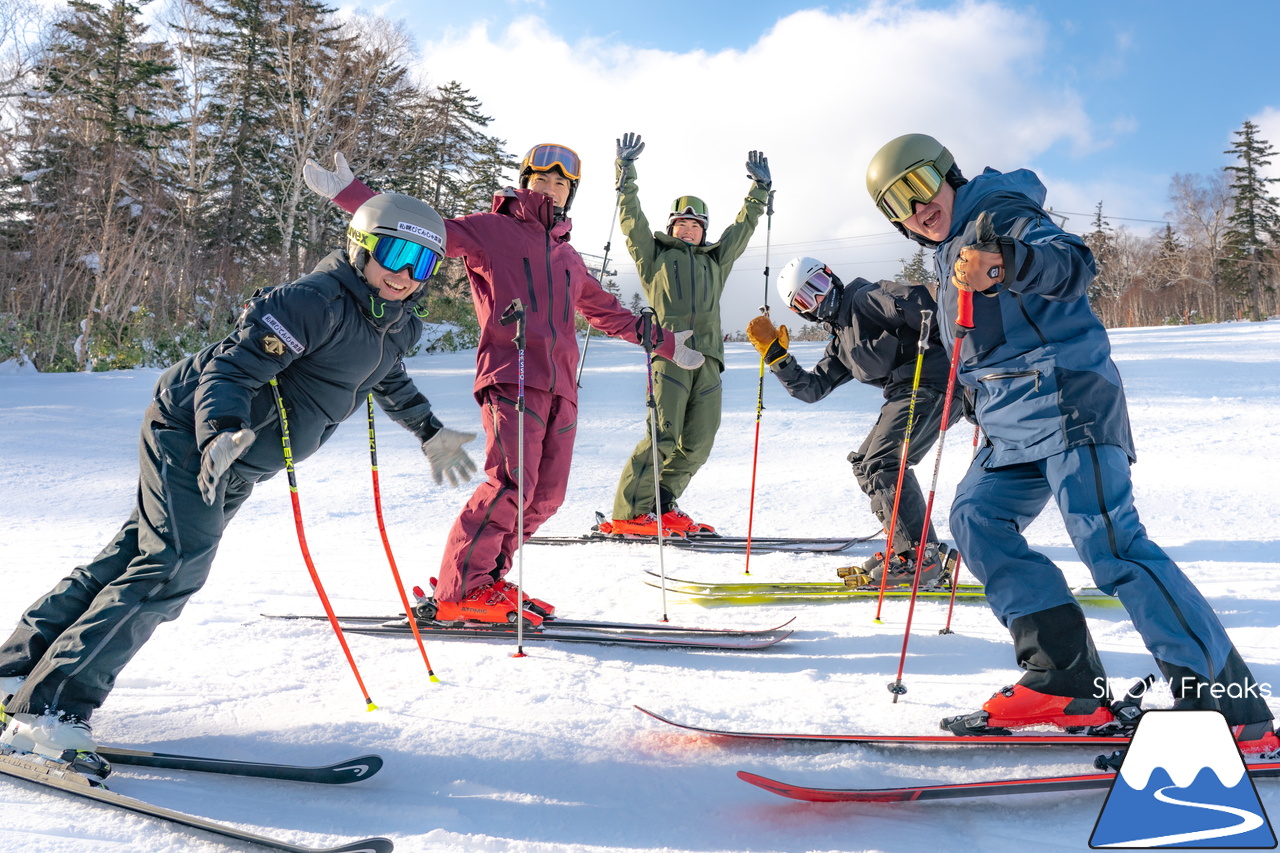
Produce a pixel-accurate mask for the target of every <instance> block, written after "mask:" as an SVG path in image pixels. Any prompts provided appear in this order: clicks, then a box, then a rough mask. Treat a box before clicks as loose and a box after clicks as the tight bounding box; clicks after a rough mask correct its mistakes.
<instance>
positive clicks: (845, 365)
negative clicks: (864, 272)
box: [747, 258, 960, 585]
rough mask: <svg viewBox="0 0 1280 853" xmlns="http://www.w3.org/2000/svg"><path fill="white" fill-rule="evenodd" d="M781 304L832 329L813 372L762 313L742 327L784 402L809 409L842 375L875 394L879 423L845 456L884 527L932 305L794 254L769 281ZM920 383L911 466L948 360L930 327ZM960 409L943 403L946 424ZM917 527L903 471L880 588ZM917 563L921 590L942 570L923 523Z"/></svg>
mask: <svg viewBox="0 0 1280 853" xmlns="http://www.w3.org/2000/svg"><path fill="white" fill-rule="evenodd" d="M778 292H779V293H780V294H781V296H782V299H783V301H785V302H786V303H787V305H788V306H789V307H790V308H791V310H793V311H795V312H796V313H797V314H799V315H800V316H801V317H804V318H805V319H807V320H810V321H813V322H819V323H822V324H824V325H825V326H826V327H827V329H828V330H829V331H830V332H831V342H830V343H829V344H827V350H826V353H825V354H824V355H823V357H822V360H821V361H819V362H818V363H817V364H816V365H815V366H814V368H813V370H811V371H810V370H805V369H804V368H802V367H801V366H800V364H799V362H797V361H796V359H795V357H794V356H792V355H791V354H790V353H788V352H787V347H788V346H789V343H790V341H789V335H788V332H787V327H786V326H778V327H776V328H775V327H774V325H773V322H772V321H771V320H770V319H769V317H768V316H767V315H764V314H762V315H760V316H759V317H755V318H753V319H752V320H751V322H750V323H749V324H748V325H747V338H748V339H749V340H750V341H751V343H752V344H753V345H754V346H755V347H756V349H757V350H759V351H760V354H761V355H763V356H764V358H765V362H766V363H767V364H768V365H769V369H770V370H771V371H773V374H774V375H775V376H777V377H778V379H779V381H781V382H782V385H783V387H784V388H786V389H787V393H789V394H790V395H791V396H792V397H795V398H796V399H798V400H803V401H805V402H806V403H813V402H815V401H817V400H821V399H822V398H824V397H826V396H827V395H828V394H830V393H831V392H832V391H833V390H834V389H836V388H838V387H839V386H841V385H843V384H845V383H846V382H848V381H849V380H851V379H857V380H858V381H859V382H863V383H865V384H867V385H875V386H877V387H879V388H883V389H884V398H885V401H884V405H883V406H881V408H880V417H879V419H878V420H877V421H876V423H875V426H873V427H872V428H871V432H870V433H869V434H868V435H867V437H866V439H864V440H863V442H862V446H861V447H859V448H858V449H857V450H855V451H853V452H852V453H850V454H849V456H848V459H849V462H850V463H852V465H853V474H854V476H855V477H856V478H857V480H858V485H859V486H861V487H862V491H864V492H865V493H866V494H867V496H868V497H869V498H870V499H871V509H872V511H873V512H874V513H875V515H876V518H878V519H879V520H880V525H881V527H883V528H884V529H885V530H886V531H887V530H888V528H889V521H890V518H891V517H892V514H893V502H894V495H895V493H896V487H897V484H898V468H899V464H900V462H901V460H902V443H903V438H904V437H905V436H906V432H907V421H908V414H909V411H910V409H911V390H912V386H913V384H914V379H915V369H916V354H917V352H918V348H919V342H920V329H921V325H922V319H923V316H924V312H932V313H933V314H935V315H936V313H937V310H938V306H937V303H935V302H934V300H933V297H932V296H930V295H929V291H928V289H927V288H925V287H922V286H918V285H912V284H905V283H901V282H894V281H881V282H870V281H867V280H866V279H863V278H855V279H854V280H853V281H851V282H850V283H849V284H847V285H846V284H844V283H843V282H842V281H840V279H839V278H838V277H837V276H836V275H835V273H833V272H832V271H831V270H830V268H828V267H827V266H826V265H825V264H823V263H822V262H821V261H819V260H815V259H814V258H795V259H794V260H792V261H790V262H789V263H788V264H787V265H786V266H785V267H783V269H782V272H781V273H780V274H779V276H778ZM928 340H929V346H928V348H927V349H926V350H925V353H924V361H923V365H922V369H921V375H920V387H919V389H918V391H917V392H916V402H915V416H914V419H913V421H912V429H911V442H910V450H909V460H910V463H911V464H912V465H914V464H916V463H918V462H919V461H920V460H921V459H923V458H924V456H925V454H926V453H928V452H929V448H930V447H932V446H933V443H934V441H935V440H936V439H937V436H938V429H939V426H940V425H941V423H942V409H943V399H944V397H945V396H946V389H947V373H948V362H947V359H946V354H945V353H944V352H943V350H942V342H941V339H940V338H939V336H938V331H937V325H936V324H933V325H931V326H930V330H929V337H928ZM959 414H960V407H959V406H958V405H953V406H952V418H951V420H952V422H953V423H954V421H955V420H956V419H957V418H958V417H959ZM924 523H925V501H924V496H923V495H922V494H921V492H920V485H919V483H918V482H917V481H916V478H915V474H914V473H913V472H912V471H911V469H910V468H908V469H907V471H906V473H905V476H904V477H903V481H902V496H901V498H900V499H899V506H898V519H897V524H896V526H895V531H894V535H893V551H894V555H893V559H892V560H891V561H890V563H889V584H890V585H894V584H900V583H911V582H912V574H911V572H912V566H913V565H914V560H915V552H916V548H917V547H918V546H919V545H920V543H919V542H918V541H917V540H918V539H919V537H920V531H921V530H922V529H923V528H924ZM924 544H925V549H924V553H923V559H922V560H921V565H922V566H923V572H922V573H921V576H920V582H921V583H922V584H927V583H929V582H930V581H932V580H934V579H936V578H937V577H938V575H939V574H940V572H941V566H940V560H939V554H938V541H937V537H936V535H935V533H934V530H933V526H932V525H930V527H929V532H928V535H927V537H926V542H925V543H924ZM866 569H867V570H868V572H869V574H870V577H871V579H872V580H873V581H874V582H875V583H879V582H880V576H881V574H882V572H883V571H884V555H883V554H876V555H875V557H873V558H872V559H871V560H870V561H868V563H867V565H866Z"/></svg>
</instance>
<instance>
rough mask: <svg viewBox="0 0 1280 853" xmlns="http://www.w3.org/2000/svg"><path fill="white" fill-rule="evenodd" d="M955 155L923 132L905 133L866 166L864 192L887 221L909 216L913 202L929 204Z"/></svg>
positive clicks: (881, 150) (898, 220) (944, 178)
mask: <svg viewBox="0 0 1280 853" xmlns="http://www.w3.org/2000/svg"><path fill="white" fill-rule="evenodd" d="M955 162H956V160H955V157H953V156H951V152H950V151H948V150H947V149H946V147H945V146H944V145H943V144H942V143H941V142H939V141H938V140H936V139H934V138H933V137H932V136H926V135H925V134H923V133H908V134H907V135H905V136H899V137H898V138H897V139H895V140H893V141H892V142H889V143H887V144H886V145H885V146H884V147H883V148H881V149H880V150H879V151H877V152H876V154H875V156H874V157H872V158H871V165H869V166H867V192H868V193H870V194H871V199H872V201H874V202H875V203H876V207H877V208H878V209H879V210H880V212H881V213H883V214H884V215H885V216H886V217H887V218H888V219H889V220H891V221H893V222H901V221H902V220H904V219H909V218H910V217H911V215H912V212H913V203H914V202H917V201H918V202H921V203H922V204H928V203H929V202H930V201H932V200H933V198H934V196H936V195H937V194H938V190H939V189H940V188H941V185H942V183H943V182H944V181H945V180H946V177H947V172H949V171H951V169H952V167H953V166H955Z"/></svg>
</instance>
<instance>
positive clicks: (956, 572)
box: [938, 424, 982, 634]
mask: <svg viewBox="0 0 1280 853" xmlns="http://www.w3.org/2000/svg"><path fill="white" fill-rule="evenodd" d="M981 432H982V427H980V426H978V425H977V424H974V425H973V455H972V456H970V457H969V463H970V464H971V465H972V464H973V460H974V459H975V458H976V457H977V455H978V436H979V434H980V433H981ZM955 555H956V561H955V562H954V563H952V564H951V602H950V603H949V604H948V605H947V624H945V625H943V626H942V630H940V631H938V633H939V634H954V633H955V631H952V630H951V615H952V614H953V613H955V610H956V590H958V589H959V588H960V560H961V558H963V556H964V555H963V554H961V553H960V552H959V551H956V552H955Z"/></svg>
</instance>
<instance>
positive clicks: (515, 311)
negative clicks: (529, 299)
mask: <svg viewBox="0 0 1280 853" xmlns="http://www.w3.org/2000/svg"><path fill="white" fill-rule="evenodd" d="M498 323H499V324H500V325H503V326H510V325H511V324H512V323H515V324H516V336H515V337H514V338H512V340H514V341H515V344H516V346H517V347H518V348H520V349H524V303H523V302H521V301H520V300H519V299H513V300H511V304H510V305H508V306H507V310H506V311H503V312H502V316H501V317H499V318H498Z"/></svg>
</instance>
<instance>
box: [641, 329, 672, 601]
mask: <svg viewBox="0 0 1280 853" xmlns="http://www.w3.org/2000/svg"><path fill="white" fill-rule="evenodd" d="M656 317H657V314H656V313H654V310H653V309H652V308H642V309H640V344H641V346H643V347H644V362H645V369H646V371H647V373H648V377H649V384H648V388H647V392H646V394H647V396H646V398H645V405H646V406H648V407H649V444H650V445H651V446H652V447H653V505H654V512H655V513H656V514H657V516H658V574H659V575H660V576H661V577H662V621H663V622H667V621H670V620H669V619H668V618H667V566H666V563H665V562H664V561H663V539H664V536H663V530H662V467H661V466H660V465H659V462H658V401H657V400H656V399H655V398H654V395H653V348H654V346H655V344H656V342H655V341H654V337H655V336H656V334H658V333H659V332H660V331H661V329H660V327H659V326H658V324H657V321H656V319H655V318H656Z"/></svg>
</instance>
